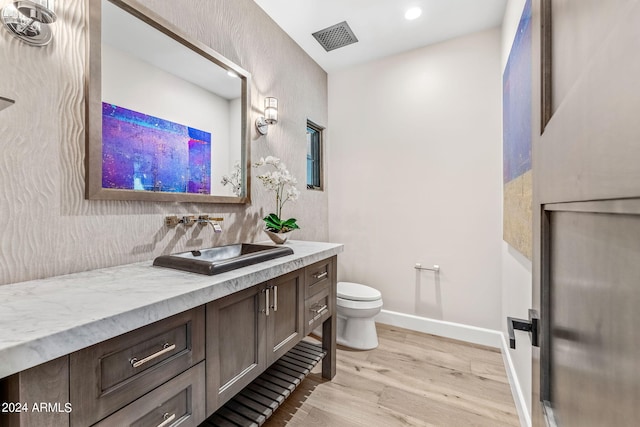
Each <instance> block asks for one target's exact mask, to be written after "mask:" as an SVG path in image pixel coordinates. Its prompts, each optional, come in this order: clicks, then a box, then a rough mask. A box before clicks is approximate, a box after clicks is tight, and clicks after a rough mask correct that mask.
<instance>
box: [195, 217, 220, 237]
mask: <svg viewBox="0 0 640 427" xmlns="http://www.w3.org/2000/svg"><path fill="white" fill-rule="evenodd" d="M222 221H224V218H214V217H212V216H209V215H200V216H199V217H198V224H201V225H206V224H211V226H212V227H213V231H214V232H215V233H221V232H222V226H221V225H220V222H222Z"/></svg>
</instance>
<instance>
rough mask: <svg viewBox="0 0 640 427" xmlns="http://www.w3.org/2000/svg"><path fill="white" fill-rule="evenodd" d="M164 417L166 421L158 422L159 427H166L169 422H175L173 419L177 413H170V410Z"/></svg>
mask: <svg viewBox="0 0 640 427" xmlns="http://www.w3.org/2000/svg"><path fill="white" fill-rule="evenodd" d="M162 418H163V419H164V421H163V422H161V423H160V424H158V427H166V426H168V425H169V424H171V423H172V422H173V420H175V419H176V414H171V415H169V413H168V412H165V414H164V415H163V416H162Z"/></svg>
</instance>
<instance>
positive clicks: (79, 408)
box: [69, 306, 205, 427]
mask: <svg viewBox="0 0 640 427" xmlns="http://www.w3.org/2000/svg"><path fill="white" fill-rule="evenodd" d="M204 326H205V325H204V307H202V306H201V307H197V308H195V309H193V310H189V311H185V312H183V313H180V314H177V315H175V316H172V317H169V318H167V319H163V320H160V321H158V322H155V323H153V324H151V325H148V326H145V327H143V328H140V329H136V330H134V331H132V332H129V333H127V334H124V335H120V336H118V337H115V338H112V339H110V340H107V341H104V342H101V343H99V344H96V345H93V346H91V347H87V348H85V349H83V350H80V351H76V352H75V353H72V354H71V355H70V356H69V376H70V401H71V403H72V404H73V411H72V412H71V413H70V419H71V426H72V427H76V426H90V425H93V424H94V423H96V422H98V421H100V420H102V419H103V418H105V417H107V416H109V415H111V414H113V413H114V412H116V411H118V410H120V409H121V408H123V407H125V406H126V405H129V404H130V403H131V402H134V401H136V399H138V398H140V397H142V396H143V395H145V394H146V393H148V392H150V391H151V390H153V389H155V388H156V387H158V386H161V385H163V384H165V383H167V382H168V381H169V380H171V379H172V378H174V377H176V376H177V375H178V374H180V373H183V372H184V371H187V370H189V369H190V368H192V367H193V366H195V365H197V364H198V363H200V362H202V361H203V360H204V354H205V353H204V350H205V333H204V332H205V330H204ZM203 372H204V371H203ZM188 378H195V377H194V376H188ZM198 388H202V387H199V386H196V387H194V388H193V390H196V391H197V390H198ZM193 390H192V392H191V395H192V399H193V403H194V404H195V405H196V406H200V407H201V406H203V403H204V398H203V397H201V394H202V390H200V391H199V393H193ZM163 396H164V395H163ZM198 399H200V400H201V401H202V402H198ZM164 403H165V402H164V401H162V402H161V401H159V402H156V403H155V404H156V405H158V406H161V405H162V404H164ZM152 405H153V403H152ZM169 406H171V405H169ZM126 413H128V414H133V415H134V416H135V418H134V419H133V420H130V421H135V420H137V419H138V418H139V417H140V416H141V415H142V414H135V411H128V412H126ZM162 415H163V414H160V415H159V416H157V417H155V420H152V421H151V422H152V423H153V422H154V421H157V422H156V423H155V424H154V425H158V424H161V422H162V421H163V419H162V417H161V416H162ZM174 415H175V417H176V418H180V417H179V415H182V416H183V419H182V421H185V419H184V414H176V413H173V412H168V415H167V417H171V416H174ZM124 418H126V417H124ZM124 418H123V416H122V415H121V416H120V417H119V418H118V419H119V420H122V419H124ZM149 418H150V419H151V418H153V417H152V416H149ZM145 424H146V423H143V425H145ZM111 425H126V424H118V423H114V424H111ZM185 425H188V423H187V424H185Z"/></svg>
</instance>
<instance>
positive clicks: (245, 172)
mask: <svg viewBox="0 0 640 427" xmlns="http://www.w3.org/2000/svg"><path fill="white" fill-rule="evenodd" d="M106 1H108V2H109V3H112V4H113V5H115V6H117V7H118V8H120V9H122V10H124V11H126V12H127V13H128V14H130V15H131V16H133V17H135V18H137V19H139V20H140V21H141V22H142V23H144V24H147V25H148V26H150V27H152V28H153V29H155V30H157V31H159V32H161V33H162V34H164V35H166V36H168V37H169V38H170V39H172V40H174V41H176V42H178V43H179V44H180V45H181V46H183V47H184V48H185V49H189V50H191V51H193V52H195V53H197V54H198V55H200V56H201V57H203V58H205V59H206V60H208V61H211V63H213V64H215V65H216V66H218V67H220V68H222V69H223V70H225V71H228V72H232V73H235V75H236V76H237V77H238V78H239V79H240V81H241V95H240V103H241V105H240V127H241V129H239V130H235V131H234V132H236V133H237V134H239V135H240V141H238V142H237V143H238V144H239V145H240V159H239V164H240V167H241V173H240V176H241V180H242V183H243V185H242V188H241V192H240V194H239V195H237V196H229V195H215V194H197V193H194V192H171V191H152V190H147V189H142V190H136V189H123V188H104V187H103V134H102V120H103V112H102V110H103V109H102V104H103V99H102V2H101V1H96V0H87V8H88V11H89V18H88V26H89V31H88V34H89V41H88V61H87V69H86V90H87V94H86V101H85V102H86V156H85V159H86V160H85V161H86V164H85V167H86V186H85V197H86V198H87V199H92V200H143V201H161V202H198V203H239V204H244V203H249V202H250V188H251V186H250V169H251V167H250V166H251V160H250V159H251V156H250V139H249V138H250V129H251V128H250V120H249V109H250V105H251V101H250V99H251V98H250V87H251V75H250V74H249V73H248V72H247V71H245V70H244V69H242V68H241V67H239V66H238V65H236V64H234V63H233V62H231V61H229V60H228V59H226V58H225V57H223V56H222V55H220V54H219V53H218V52H216V51H214V50H213V49H211V48H210V47H209V46H206V45H205V44H203V43H201V42H199V41H197V40H194V39H193V38H191V37H189V36H187V35H185V34H183V33H182V32H181V31H180V30H179V29H178V28H176V26H175V25H173V24H171V23H169V22H168V21H167V20H165V19H164V18H162V17H160V16H159V15H157V14H156V13H155V12H153V11H152V10H150V9H148V8H146V7H144V6H142V5H140V4H139V3H137V2H136V1H134V0H106ZM210 150H211V148H210ZM225 172H227V171H225ZM230 172H231V170H229V171H228V172H227V173H230ZM227 173H225V174H227ZM209 177H210V178H211V179H220V177H219V176H215V177H214V176H213V175H212V173H211V172H209ZM209 185H210V186H211V184H209ZM160 188H161V187H160Z"/></svg>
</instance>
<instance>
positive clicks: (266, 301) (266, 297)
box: [264, 288, 269, 316]
mask: <svg viewBox="0 0 640 427" xmlns="http://www.w3.org/2000/svg"><path fill="white" fill-rule="evenodd" d="M264 313H265V315H266V316H268V315H269V288H267V289H265V290H264Z"/></svg>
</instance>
